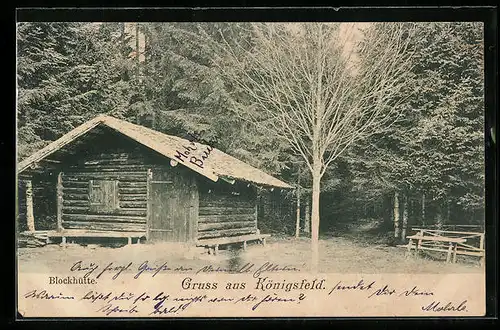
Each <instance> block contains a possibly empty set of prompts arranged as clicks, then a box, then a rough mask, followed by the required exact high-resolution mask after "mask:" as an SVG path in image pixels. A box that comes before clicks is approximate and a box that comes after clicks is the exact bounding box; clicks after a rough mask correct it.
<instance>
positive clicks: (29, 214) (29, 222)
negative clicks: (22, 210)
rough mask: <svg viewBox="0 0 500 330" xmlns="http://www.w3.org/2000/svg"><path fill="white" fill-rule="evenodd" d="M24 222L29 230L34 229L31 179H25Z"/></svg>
mask: <svg viewBox="0 0 500 330" xmlns="http://www.w3.org/2000/svg"><path fill="white" fill-rule="evenodd" d="M26 222H27V225H28V230H29V231H35V217H34V215H33V185H32V184H31V180H28V181H26Z"/></svg>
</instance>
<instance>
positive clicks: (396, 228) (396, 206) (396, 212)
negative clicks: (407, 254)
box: [393, 191, 399, 238]
mask: <svg viewBox="0 0 500 330" xmlns="http://www.w3.org/2000/svg"><path fill="white" fill-rule="evenodd" d="M393 219H394V237H395V238H398V237H399V193H398V192H397V191H395V192H394V217H393Z"/></svg>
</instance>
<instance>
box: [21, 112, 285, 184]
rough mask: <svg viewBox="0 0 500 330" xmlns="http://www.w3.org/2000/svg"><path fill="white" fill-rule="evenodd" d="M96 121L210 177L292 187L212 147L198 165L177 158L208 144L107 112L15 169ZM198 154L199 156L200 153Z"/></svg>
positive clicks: (49, 150)
mask: <svg viewBox="0 0 500 330" xmlns="http://www.w3.org/2000/svg"><path fill="white" fill-rule="evenodd" d="M98 125H104V126H107V127H109V128H111V129H113V130H115V131H117V132H119V133H121V134H123V135H125V136H127V137H129V138H131V139H133V140H135V141H137V142H138V143H140V144H142V145H144V146H146V147H148V148H150V149H152V150H154V151H156V152H158V153H160V154H161V155H163V156H165V157H167V158H169V159H171V160H174V161H177V162H178V163H180V164H182V165H184V166H186V167H188V168H190V169H191V170H193V171H196V172H198V173H200V174H201V175H203V176H205V177H207V178H209V179H210V180H212V181H217V180H218V179H219V178H220V177H222V178H223V179H229V180H241V181H246V182H250V183H254V184H257V185H262V186H271V187H279V188H293V187H292V186H290V185H289V184H287V183H285V182H283V181H281V180H279V179H277V178H275V177H273V176H271V175H269V174H267V173H265V172H263V171H261V170H259V169H257V168H255V167H253V166H251V165H249V164H247V163H245V162H242V161H241V160H239V159H236V158H234V157H232V156H230V155H228V154H226V153H224V152H222V151H220V150H218V149H215V148H213V149H212V150H211V151H210V153H209V155H208V157H206V159H205V160H204V161H203V166H202V167H199V166H197V165H196V164H193V163H191V162H189V160H188V158H187V157H181V159H179V158H178V157H176V155H179V153H178V152H179V151H180V152H182V151H184V150H185V146H193V145H194V146H195V148H196V149H197V150H207V148H210V147H209V146H207V145H205V144H201V143H198V142H191V141H188V140H186V139H183V138H179V137H176V136H172V135H167V134H164V133H161V132H158V131H155V130H152V129H150V128H147V127H144V126H140V125H136V124H132V123H130V122H127V121H124V120H120V119H117V118H114V117H111V116H106V115H100V116H97V117H95V118H94V119H92V120H89V121H88V122H86V123H84V124H82V125H80V126H78V127H76V128H75V129H73V130H72V131H70V132H69V133H67V134H65V135H63V136H62V137H61V138H59V139H57V140H56V141H54V142H52V143H50V144H49V145H47V146H46V147H44V148H43V149H41V150H39V151H38V152H36V153H34V154H33V155H31V156H29V157H28V158H26V159H25V160H23V161H21V162H19V164H18V173H21V172H23V171H24V170H26V169H27V168H29V167H30V166H32V165H33V164H36V163H37V162H39V161H40V160H42V159H44V158H45V157H47V156H49V155H50V154H52V153H54V152H56V151H57V150H59V149H61V148H62V147H64V146H66V145H68V144H70V143H71V142H72V141H74V140H76V139H77V138H78V137H80V136H82V135H84V134H86V133H87V132H89V131H91V130H92V129H94V128H95V127H97V126H98ZM197 157H198V158H201V156H197ZM182 159H185V161H182Z"/></svg>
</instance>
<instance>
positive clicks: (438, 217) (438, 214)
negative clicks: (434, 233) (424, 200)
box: [436, 205, 443, 229]
mask: <svg viewBox="0 0 500 330" xmlns="http://www.w3.org/2000/svg"><path fill="white" fill-rule="evenodd" d="M436 227H437V228H438V229H441V228H442V227H443V214H442V206H441V205H438V206H437V209H436Z"/></svg>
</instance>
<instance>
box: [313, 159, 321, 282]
mask: <svg viewBox="0 0 500 330" xmlns="http://www.w3.org/2000/svg"><path fill="white" fill-rule="evenodd" d="M319 165H320V164H314V171H313V173H312V180H313V186H312V214H311V270H312V271H313V272H317V271H318V264H319V193H320V181H321V174H320V167H319Z"/></svg>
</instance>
